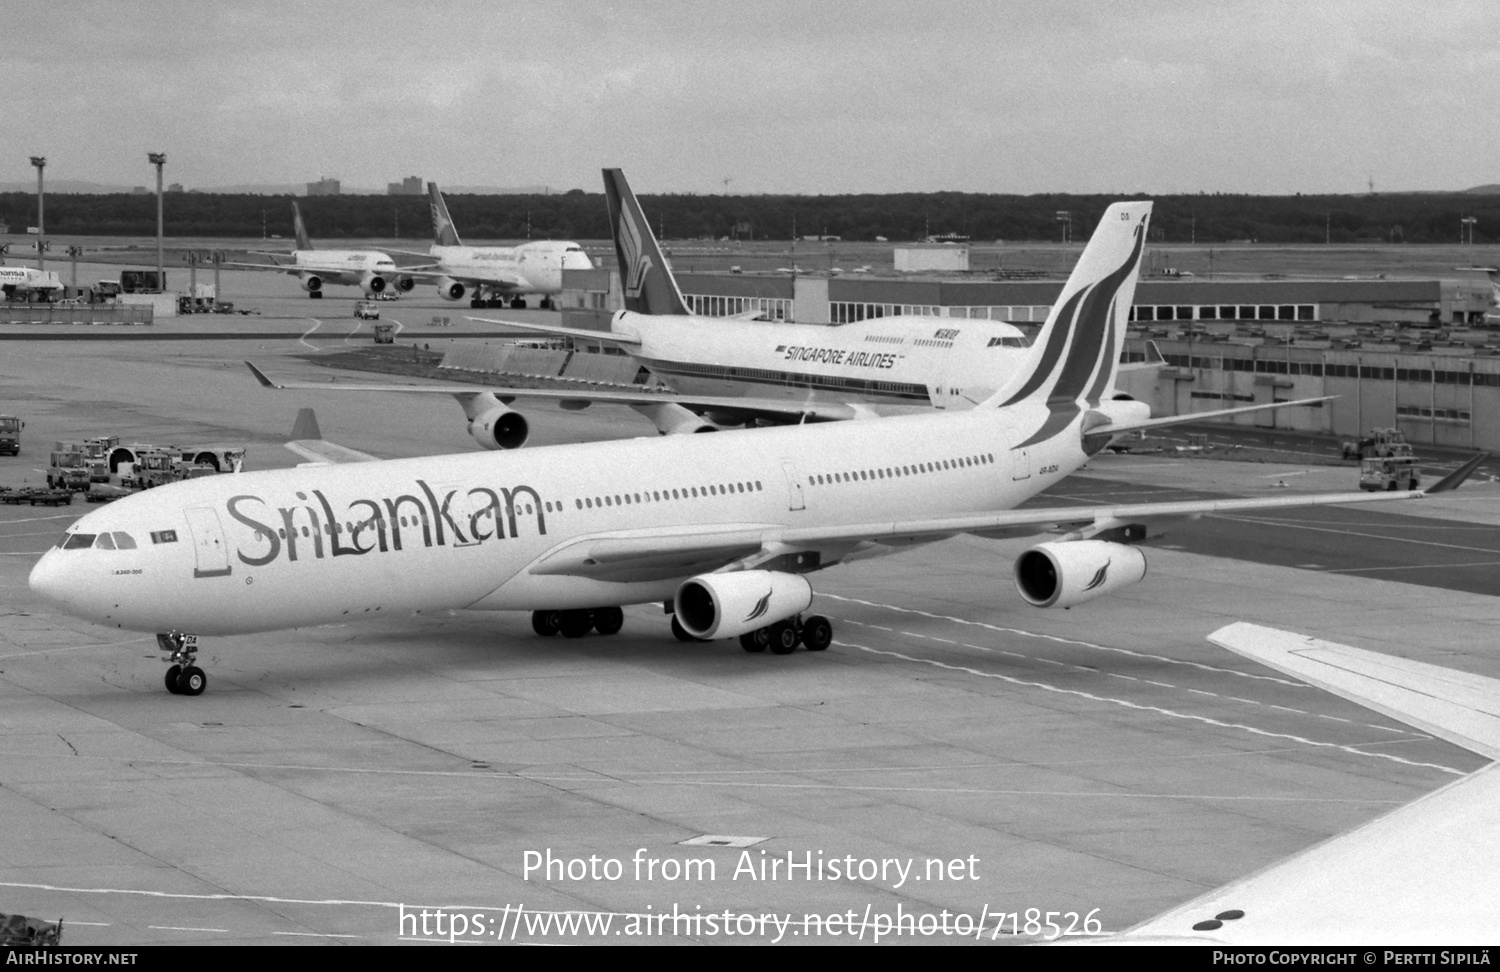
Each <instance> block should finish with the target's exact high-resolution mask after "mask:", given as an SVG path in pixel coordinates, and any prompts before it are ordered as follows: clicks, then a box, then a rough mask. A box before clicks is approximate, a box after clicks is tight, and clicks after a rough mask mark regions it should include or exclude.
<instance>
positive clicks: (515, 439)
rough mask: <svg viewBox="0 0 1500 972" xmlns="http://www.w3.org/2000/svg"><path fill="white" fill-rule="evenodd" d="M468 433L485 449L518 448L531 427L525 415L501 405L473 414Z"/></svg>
mask: <svg viewBox="0 0 1500 972" xmlns="http://www.w3.org/2000/svg"><path fill="white" fill-rule="evenodd" d="M469 434H470V435H471V436H473V437H474V441H475V442H478V443H479V444H480V445H482V446H484V447H485V448H486V449H519V448H521V446H523V445H525V444H526V439H527V438H528V437H529V436H530V435H531V427H530V426H529V425H527V423H526V416H524V415H522V414H521V413H520V412H517V411H513V410H511V409H508V408H506V407H505V406H504V405H501V406H499V407H498V408H490V409H486V410H485V411H483V412H480V413H479V414H478V415H476V416H474V418H473V419H472V420H470V422H469Z"/></svg>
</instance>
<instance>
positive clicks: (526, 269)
mask: <svg viewBox="0 0 1500 972" xmlns="http://www.w3.org/2000/svg"><path fill="white" fill-rule="evenodd" d="M428 254H429V255H430V256H431V257H432V258H433V259H434V260H435V261H437V265H438V269H439V270H441V271H442V272H443V273H445V274H447V275H448V276H449V277H452V278H453V279H454V280H457V281H460V282H462V283H465V284H469V285H470V286H473V287H476V288H484V289H486V290H493V291H495V292H497V293H506V294H546V295H550V294H559V293H562V285H563V284H562V275H563V271H564V270H591V269H593V264H592V263H590V262H589V258H588V255H587V254H585V253H584V252H583V248H582V247H580V246H579V245H578V244H577V243H568V242H565V241H562V240H542V241H539V242H536V243H522V244H520V245H518V246H440V245H438V244H433V246H432V247H431V248H430V249H429V250H428Z"/></svg>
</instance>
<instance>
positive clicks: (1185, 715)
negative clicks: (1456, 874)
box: [834, 641, 1468, 776]
mask: <svg viewBox="0 0 1500 972" xmlns="http://www.w3.org/2000/svg"><path fill="white" fill-rule="evenodd" d="M834 644H836V645H839V646H840V647H843V648H853V649H855V650H857V651H864V652H868V653H870V654H872V655H883V656H885V657H888V658H897V659H900V660H902V661H908V662H913V663H915V664H919V665H930V666H932V667H933V668H941V669H946V670H948V671H954V672H965V673H967V674H970V675H976V676H978V677H980V678H992V679H997V680H999V681H1002V682H1006V683H1008V684H1011V685H1017V686H1021V687H1023V688H1037V689H1042V690H1043V691H1046V692H1054V693H1057V694H1059V695H1071V696H1073V697H1075V698H1080V699H1086V700H1088V701H1091V702H1103V703H1105V704H1106V705H1115V706H1119V707H1121V708H1125V709H1132V710H1135V711H1138V712H1154V713H1156V714H1158V715H1163V716H1166V717H1167V718H1169V719H1183V720H1186V721H1189V722H1201V723H1203V724H1205V725H1210V726H1216V727H1218V728H1221V729H1238V730H1240V731H1242V732H1248V733H1250V734H1251V735H1255V736H1265V737H1267V738H1271V739H1286V740H1289V741H1292V742H1297V743H1301V744H1303V745H1306V746H1316V747H1319V748H1323V749H1338V750H1342V751H1343V752H1346V753H1354V754H1358V755H1360V756H1374V757H1377V758H1379V759H1388V760H1390V761H1392V762H1395V763H1400V764H1402V765H1403V766H1418V767H1423V768H1426V769H1435V770H1440V771H1442V772H1444V773H1451V774H1453V775H1454V776H1467V775H1468V774H1467V773H1465V772H1464V771H1462V770H1458V769H1454V768H1453V767H1451V766H1443V765H1442V764H1440V763H1425V762H1420V761H1417V760H1410V759H1404V758H1402V757H1400V756H1392V755H1391V754H1389V753H1370V752H1366V751H1365V750H1362V749H1356V748H1354V747H1353V746H1347V745H1344V744H1342V743H1330V742H1323V741H1322V740H1318V739H1310V738H1308V737H1307V736H1299V735H1297V734H1296V733H1287V732H1275V731H1272V730H1270V729H1261V728H1260V727H1258V726H1251V725H1246V724H1245V723H1242V722H1226V721H1224V720H1223V719H1215V718H1213V717H1212V716H1205V715H1195V714H1193V713H1190V712H1178V711H1177V710H1175V709H1166V708H1163V707H1161V706H1158V705H1143V704H1142V703H1140V702H1132V701H1130V700H1129V699H1116V698H1112V697H1110V696H1108V695H1096V694H1095V693H1093V692H1085V691H1082V690H1081V689H1067V688H1060V687H1059V686H1056V685H1049V684H1048V683H1046V682H1037V681H1032V680H1030V679H1023V678H1016V677H1015V676H1013V675H1004V674H1001V673H1000V672H985V671H981V670H979V669H977V668H973V667H970V666H968V665H954V664H950V663H949V662H941V661H938V660H936V659H933V658H918V657H916V656H914V655H907V654H904V653H902V652H899V651H888V650H886V649H881V648H871V647H869V646H868V645H857V644H853V643H852V642H845V641H835V642H834ZM1158 684H1160V683H1158ZM1171 687H1172V686H1168V688H1171Z"/></svg>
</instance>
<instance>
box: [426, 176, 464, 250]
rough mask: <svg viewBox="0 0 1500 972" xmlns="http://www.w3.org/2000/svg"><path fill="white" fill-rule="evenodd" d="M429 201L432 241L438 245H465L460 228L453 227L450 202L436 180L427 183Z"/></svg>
mask: <svg viewBox="0 0 1500 972" xmlns="http://www.w3.org/2000/svg"><path fill="white" fill-rule="evenodd" d="M427 202H428V204H429V205H430V206H431V207H432V242H433V244H434V245H436V246H463V242H462V241H460V240H459V238H458V230H456V229H454V228H453V217H452V216H449V215H448V204H447V203H445V202H443V194H442V193H441V192H439V191H438V186H437V183H436V182H429V183H427Z"/></svg>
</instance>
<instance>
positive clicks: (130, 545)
mask: <svg viewBox="0 0 1500 972" xmlns="http://www.w3.org/2000/svg"><path fill="white" fill-rule="evenodd" d="M115 549H116V550H134V549H135V538H134V537H132V536H131V535H130V534H128V533H124V532H122V531H120V530H116V531H115Z"/></svg>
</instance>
